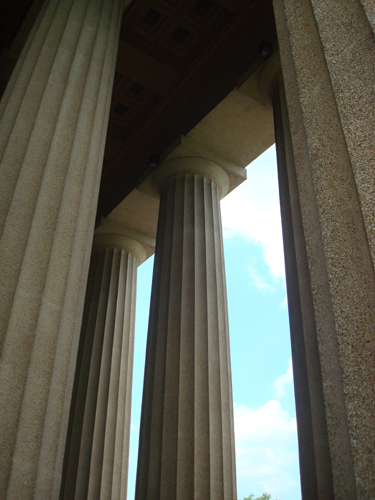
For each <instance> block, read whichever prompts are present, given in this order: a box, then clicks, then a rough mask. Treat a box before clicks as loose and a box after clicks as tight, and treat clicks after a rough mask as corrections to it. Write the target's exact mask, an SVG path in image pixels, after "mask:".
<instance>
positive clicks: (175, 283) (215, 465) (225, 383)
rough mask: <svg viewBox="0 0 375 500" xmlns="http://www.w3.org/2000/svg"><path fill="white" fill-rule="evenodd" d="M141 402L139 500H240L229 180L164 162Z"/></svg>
mask: <svg viewBox="0 0 375 500" xmlns="http://www.w3.org/2000/svg"><path fill="white" fill-rule="evenodd" d="M154 182H155V183H156V184H157V185H158V186H159V189H160V192H161V204H160V212H159V223H158V233H157V242H156V252H155V267H154V276H153V286H152V297H151V310H150V323H149V333H148V344H147V358H146V369H145V385H144V394H143V407H142V420H141V431H140V450H139V460H138V474H137V486H136V499H137V500H146V499H147V500H153V499H155V500H156V499H160V498H162V499H163V500H169V499H170V500H172V499H173V500H176V499H187V498H189V499H197V500H198V499H199V500H205V499H215V500H218V499H226V500H229V499H230V500H233V499H236V498H237V496H236V473H235V457H234V433H233V402H232V383H231V369H230V354H229V336H228V315H227V299H226V284H225V271H224V255H223V242H222V228H221V216H220V197H222V196H224V195H225V194H226V192H227V190H228V188H229V177H228V175H227V173H226V172H225V171H224V170H223V169H222V168H221V167H220V166H219V165H217V164H215V163H213V162H211V161H208V160H205V159H203V158H193V157H190V158H189V157H185V158H177V159H174V160H170V161H167V162H165V163H164V164H163V165H162V166H160V167H159V169H158V170H157V171H156V173H155V175H154Z"/></svg>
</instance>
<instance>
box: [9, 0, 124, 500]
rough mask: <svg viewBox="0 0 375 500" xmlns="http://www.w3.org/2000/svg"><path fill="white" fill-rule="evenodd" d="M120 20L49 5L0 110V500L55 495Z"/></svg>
mask: <svg viewBox="0 0 375 500" xmlns="http://www.w3.org/2000/svg"><path fill="white" fill-rule="evenodd" d="M122 11H123V0H50V1H46V2H45V5H44V7H43V8H42V11H41V13H40V16H39V17H38V20H37V22H36V24H35V26H34V28H33V30H32V32H31V34H30V36H29V39H28V41H27V43H26V46H25V48H24V50H23V53H22V54H21V56H20V59H19V61H18V63H17V65H16V67H15V70H14V72H13V75H12V77H11V80H10V82H9V85H8V87H7V90H6V91H5V94H4V97H3V99H2V101H1V104H0V130H1V134H0V158H1V163H0V236H1V240H0V262H1V264H2V266H1V270H0V283H1V296H0V318H1V320H0V321H1V323H0V349H1V362H0V391H1V397H0V415H1V425H2V428H1V433H0V440H1V444H0V447H1V455H0V471H1V472H0V498H22V499H28V498H43V499H44V498H51V496H54V497H56V495H58V491H59V489H60V480H61V469H62V461H63V453H64V448H65V434H66V427H67V422H68V413H69V405H70V399H71V389H72V383H73V376H74V367H75V359H76V349H77V342H78V335H79V328H80V322H81V315H82V308H83V300H84V292H85V285H86V277H87V271H88V265H89V258H90V250H91V239H92V232H93V224H94V217H95V209H96V203H97V196H98V188H99V182H100V173H101V165H102V158H103V150H104V141H105V136H106V129H107V121H108V113H109V105H110V99H111V90H112V82H113V76H114V70H115V63H116V54H117V45H118V35H119V28H120V23H121V17H122Z"/></svg>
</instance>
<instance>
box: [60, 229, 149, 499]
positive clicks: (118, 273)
mask: <svg viewBox="0 0 375 500" xmlns="http://www.w3.org/2000/svg"><path fill="white" fill-rule="evenodd" d="M146 257H147V253H146V250H145V247H144V246H143V245H142V244H141V243H140V242H139V241H137V240H135V239H133V238H130V237H127V236H124V235H119V234H100V235H97V236H95V238H94V246H93V255H92V258H91V264H90V272H89V279H88V287H87V293H86V300H85V309H84V315H83V324H82V332H81V341H80V349H79V356H78V363H77V373H76V381H75V390H74V396H73V403H72V410H71V424H70V429H69V436H68V446H67V451H66V458H65V460H66V473H65V474H64V480H63V489H62V495H61V498H65V499H67V500H68V499H71V498H74V499H75V500H79V499H82V500H83V499H86V498H90V499H92V500H94V499H100V500H104V499H110V500H120V499H121V500H122V499H126V493H127V474H128V453H129V433H130V408H131V387H132V372H133V350H134V318H135V296H136V278H137V266H138V265H139V264H141V263H142V262H143V261H144V260H145V259H146Z"/></svg>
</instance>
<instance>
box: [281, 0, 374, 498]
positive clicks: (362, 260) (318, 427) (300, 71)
mask: <svg viewBox="0 0 375 500" xmlns="http://www.w3.org/2000/svg"><path fill="white" fill-rule="evenodd" d="M273 4H274V12H275V19H276V26H277V32H278V41H279V47H280V56H281V65H282V71H283V80H284V84H285V96H286V109H287V116H286V114H285V111H284V112H283V113H281V114H282V116H281V118H282V121H283V122H284V125H285V123H286V122H287V121H288V122H289V123H288V125H287V128H286V131H287V135H289V131H290V136H289V138H288V137H286V143H285V144H286V145H287V147H288V151H287V152H286V156H287V157H288V158H289V160H288V158H287V170H288V172H287V177H286V180H287V182H288V183H289V190H290V201H291V215H292V217H291V221H292V226H293V228H292V229H293V231H294V232H295V235H294V240H295V251H296V264H297V266H296V270H297V276H296V277H297V281H298V285H299V286H301V287H302V289H301V292H300V298H301V304H300V306H301V307H300V313H301V314H302V316H301V317H300V319H299V321H300V324H301V327H303V329H304V330H301V337H302V336H303V335H304V336H305V338H304V339H303V338H301V345H303V344H304V346H305V353H306V367H305V369H306V373H307V377H308V389H309V395H308V397H310V402H309V401H308V397H307V396H306V399H305V402H306V407H305V409H306V414H307V416H308V418H310V419H311V422H310V424H311V425H310V430H311V432H312V434H311V442H312V443H313V449H311V452H312V453H314V454H315V457H312V458H311V461H312V462H313V461H314V460H315V466H316V478H317V482H316V487H317V494H316V495H315V498H319V499H323V498H324V499H328V498H329V499H330V498H333V497H334V498H345V499H346V498H347V499H349V498H350V499H357V498H358V499H365V498H366V499H367V498H373V497H374V492H375V474H374V471H375V456H374V442H375V386H374V380H375V363H374V359H375V338H374V329H375V302H374V297H375V273H374V263H375V229H374V228H375V190H374V167H375V162H374V158H375V129H374V76H375V39H374V33H373V18H372V17H371V15H370V11H371V9H372V7H370V2H367V1H362V2H355V1H352V0H342V1H340V2H333V1H330V0H308V1H305V2H300V1H298V0H274V1H273ZM279 97H280V100H281V104H283V103H282V95H281V94H280V95H279ZM280 111H282V109H280ZM286 118H287V120H286ZM288 129H289V130H288ZM290 160H291V161H290ZM301 248H302V250H299V249H301ZM304 253H305V255H304ZM305 327H306V328H305ZM310 403H311V405H310ZM309 405H310V408H311V410H312V411H311V412H310V411H309ZM305 423H306V422H305ZM298 425H299V424H298ZM324 434H325V435H326V438H324Z"/></svg>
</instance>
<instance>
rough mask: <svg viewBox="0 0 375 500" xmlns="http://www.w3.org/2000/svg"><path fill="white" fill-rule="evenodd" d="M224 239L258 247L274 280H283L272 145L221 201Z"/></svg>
mask: <svg viewBox="0 0 375 500" xmlns="http://www.w3.org/2000/svg"><path fill="white" fill-rule="evenodd" d="M221 212H222V220H223V230H224V237H225V238H228V237H231V236H233V235H240V236H242V237H243V238H246V239H247V240H249V241H251V242H253V243H256V244H259V245H261V247H262V251H263V258H264V261H265V262H266V264H267V265H268V267H269V269H270V273H271V275H272V276H273V277H274V278H276V279H283V278H284V274H285V271H284V257H283V255H284V254H283V246H282V233H281V218H280V206H279V194H278V183H277V171H276V159H275V148H274V146H273V147H272V148H270V149H269V150H267V151H266V152H265V153H263V155H261V156H260V157H259V158H257V159H256V160H255V161H253V162H252V163H251V164H250V165H249V166H248V167H247V180H246V181H245V182H243V183H242V184H241V185H240V186H239V187H238V188H236V189H235V190H234V191H233V192H232V193H230V194H229V195H228V196H227V197H225V198H224V199H223V201H222V202H221Z"/></svg>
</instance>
